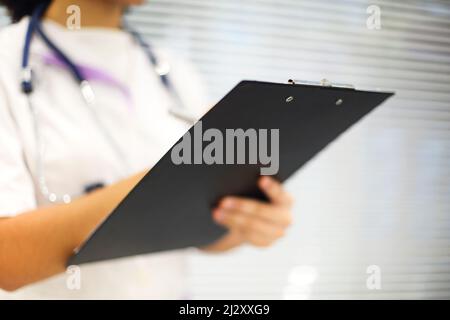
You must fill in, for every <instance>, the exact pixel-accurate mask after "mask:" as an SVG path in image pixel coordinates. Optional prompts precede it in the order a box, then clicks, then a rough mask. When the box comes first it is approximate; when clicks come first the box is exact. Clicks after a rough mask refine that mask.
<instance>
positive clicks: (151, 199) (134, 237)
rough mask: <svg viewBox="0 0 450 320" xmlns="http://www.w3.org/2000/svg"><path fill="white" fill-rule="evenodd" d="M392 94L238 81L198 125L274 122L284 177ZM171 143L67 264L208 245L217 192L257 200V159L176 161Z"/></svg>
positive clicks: (218, 231) (217, 231)
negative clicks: (241, 161) (250, 161)
mask: <svg viewBox="0 0 450 320" xmlns="http://www.w3.org/2000/svg"><path fill="white" fill-rule="evenodd" d="M391 95H393V93H392V92H379V91H361V90H356V89H354V88H353V87H351V86H347V85H332V84H331V83H329V82H328V81H322V82H320V83H317V84H315V83H304V82H302V83H299V82H298V81H292V80H290V81H289V83H288V84H279V83H268V82H257V81H242V82H240V83H239V84H238V85H237V86H236V87H235V88H234V89H232V90H231V91H230V92H229V93H228V94H227V95H226V96H225V97H224V98H223V99H222V100H221V101H220V102H219V103H218V104H217V105H216V106H215V107H214V108H213V109H211V110H210V111H209V112H208V113H207V114H206V115H204V116H203V117H202V119H201V121H202V127H203V130H204V131H205V130H207V129H209V128H216V129H219V130H221V131H222V132H224V131H225V130H226V129H238V128H241V129H244V130H246V129H249V128H253V129H274V128H277V129H279V139H280V140H279V171H278V173H277V174H276V175H275V177H276V178H277V179H278V180H280V181H285V180H286V179H287V178H289V177H290V176H291V175H292V174H293V173H294V172H295V171H297V170H298V169H299V168H301V167H302V166H303V165H304V164H305V163H307V162H308V161H309V160H311V159H312V158H313V157H314V156H315V155H317V154H318V153H319V152H320V151H321V150H322V149H324V148H325V147H326V146H327V145H328V144H329V143H331V142H332V141H334V140H335V139H336V138H337V137H338V136H339V135H340V134H342V133H343V132H344V131H346V130H347V129H348V128H349V127H351V126H352V125H353V124H355V123H356V122H358V121H359V120H360V119H361V118H362V117H364V116H365V115H367V114H368V113H369V112H370V111H372V110H373V109H374V108H376V107H377V106H378V105H380V104H381V103H382V102H383V101H384V100H386V99H387V98H388V97H390V96H391ZM193 130H194V127H191V129H190V130H189V131H188V132H189V134H191V135H193ZM180 141H181V139H180V140H179V141H178V142H177V143H179V142H180ZM172 148H173V147H172ZM171 150H172V149H171ZM171 150H169V151H168V152H167V153H166V154H165V155H164V156H163V157H162V158H161V160H160V161H159V162H158V163H157V164H156V166H155V167H153V168H152V169H151V170H150V172H149V173H148V174H147V175H146V176H145V177H144V178H143V179H142V180H141V182H140V183H139V184H138V185H137V186H136V187H135V188H134V189H133V190H132V191H131V192H130V194H129V195H128V196H127V197H126V198H125V199H124V201H123V202H122V203H120V205H119V206H118V207H117V208H116V209H115V210H114V212H113V213H112V214H111V215H110V216H109V217H108V218H107V219H106V220H105V221H104V222H103V223H102V224H101V225H100V226H99V227H98V228H97V229H96V231H95V232H94V233H93V234H92V235H91V236H90V237H89V239H88V240H87V241H86V242H85V243H84V244H83V245H82V246H81V248H79V249H78V250H77V251H76V252H75V254H74V255H73V256H72V258H71V259H70V260H69V265H78V264H83V263H88V262H94V261H102V260H109V259H116V258H121V257H127V256H133V255H139V254H147V253H152V252H159V251H167V250H174V249H182V248H187V247H201V246H204V245H207V244H210V243H212V242H214V241H215V240H217V239H219V238H220V237H221V236H222V235H224V234H225V232H226V230H225V229H223V228H222V227H220V226H218V225H217V224H215V222H214V221H213V220H212V217H211V209H212V207H213V206H214V205H215V204H216V203H217V201H218V200H219V199H220V198H221V197H223V196H226V195H242V196H249V197H255V198H259V199H264V196H263V195H262V194H261V192H260V191H259V190H258V189H257V187H256V181H257V179H258V177H259V176H260V168H261V167H264V165H262V164H233V165H231V164H213V165H207V164H180V165H176V164H174V163H173V161H172V158H171Z"/></svg>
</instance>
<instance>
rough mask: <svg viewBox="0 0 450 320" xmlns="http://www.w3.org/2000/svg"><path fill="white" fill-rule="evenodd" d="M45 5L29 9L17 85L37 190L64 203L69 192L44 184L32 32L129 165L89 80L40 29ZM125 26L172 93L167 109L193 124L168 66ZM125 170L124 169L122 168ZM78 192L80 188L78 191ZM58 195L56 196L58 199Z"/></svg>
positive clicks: (106, 137)
mask: <svg viewBox="0 0 450 320" xmlns="http://www.w3.org/2000/svg"><path fill="white" fill-rule="evenodd" d="M47 6H48V3H43V4H40V5H39V6H38V7H37V8H36V9H35V11H34V12H33V14H32V16H31V18H30V21H29V24H28V28H27V31H26V35H25V42H24V46H23V55H22V79H21V89H22V92H23V93H24V94H25V95H26V100H27V104H28V106H29V109H30V112H31V117H32V121H33V127H34V128H33V130H34V135H35V144H36V159H35V160H36V161H35V167H36V168H35V170H36V176H37V177H36V178H37V183H38V188H39V190H40V192H41V194H42V195H43V196H44V197H45V198H47V199H48V200H49V201H50V202H57V201H58V200H62V201H63V202H65V203H68V202H70V201H71V200H72V197H71V196H70V195H69V194H63V195H62V196H61V197H58V195H57V194H56V193H54V192H51V190H50V189H49V187H48V185H47V180H46V175H45V170H44V165H43V161H42V159H43V156H44V155H43V152H44V150H43V141H42V139H41V138H42V135H41V130H40V125H39V119H38V117H39V114H38V112H37V110H36V109H35V107H34V105H33V103H32V99H31V94H32V93H33V92H34V89H35V88H34V83H33V74H32V68H31V67H30V64H29V63H30V61H29V60H30V47H31V42H32V39H33V36H34V35H35V34H37V35H39V37H40V38H41V39H42V40H43V42H44V43H45V44H46V46H47V47H48V48H49V49H50V50H52V51H53V53H54V54H55V55H56V56H57V57H58V58H59V59H60V60H61V61H62V62H63V63H64V64H65V65H66V66H67V68H68V69H69V71H70V73H71V74H72V76H73V78H74V80H75V81H76V82H77V84H78V85H79V87H80V92H81V95H82V98H83V100H84V102H85V105H86V106H87V108H88V109H89V112H90V113H91V116H92V118H93V120H94V121H95V123H96V125H97V127H98V128H99V131H100V132H101V134H102V135H103V137H104V138H105V141H107V143H108V145H109V146H110V147H111V149H112V151H113V152H114V153H115V154H116V155H117V157H118V158H119V159H120V161H121V162H122V163H123V164H124V167H125V166H126V167H129V164H128V160H127V156H126V155H125V153H124V152H123V151H122V149H121V148H120V146H119V144H118V143H117V141H116V140H115V139H114V137H113V136H112V135H111V133H110V132H109V131H108V130H107V129H106V127H105V126H104V124H103V123H102V120H101V118H100V117H99V115H98V114H97V111H96V108H95V95H94V92H93V90H92V87H91V86H90V84H89V81H88V80H87V79H86V78H85V77H84V75H83V73H82V72H81V71H80V69H79V68H78V67H77V66H76V65H75V63H73V62H72V61H71V60H70V58H69V57H68V56H67V55H66V54H65V53H64V52H63V51H62V50H60V49H59V48H58V47H57V46H56V45H55V44H54V43H53V42H52V41H51V39H50V38H49V37H48V36H47V34H46V33H45V32H44V30H43V28H42V23H41V18H42V16H43V14H44V13H45V10H46V8H47ZM126 30H127V31H128V32H129V33H130V34H131V35H132V36H133V38H134V39H135V41H136V42H137V43H138V44H139V45H140V47H141V48H142V49H143V50H144V52H145V54H146V56H147V58H148V60H149V62H150V63H151V65H152V66H153V68H154V70H155V72H157V74H158V75H159V78H160V80H161V83H162V85H163V87H164V88H165V89H166V90H167V91H168V92H169V95H170V96H171V97H172V99H173V101H174V102H175V104H176V106H177V108H171V109H169V113H170V114H171V115H173V116H175V117H177V118H179V119H181V120H182V121H186V122H188V123H190V124H193V123H194V122H195V119H194V118H193V117H192V116H190V115H189V113H188V112H187V110H185V109H186V108H184V104H183V102H182V99H181V98H180V96H179V95H178V93H177V91H176V90H175V87H174V86H173V84H172V82H171V81H170V79H169V75H168V72H169V68H166V69H164V68H160V65H159V61H158V59H157V57H156V55H155V54H154V53H153V50H152V48H151V46H150V44H148V43H147V42H146V41H145V40H144V38H143V37H142V36H141V35H140V34H139V33H138V32H137V31H135V30H133V29H131V28H128V27H127V28H126ZM124 171H125V170H124ZM125 175H126V172H124V173H123V176H125ZM80 194H82V192H80ZM58 198H60V199H58Z"/></svg>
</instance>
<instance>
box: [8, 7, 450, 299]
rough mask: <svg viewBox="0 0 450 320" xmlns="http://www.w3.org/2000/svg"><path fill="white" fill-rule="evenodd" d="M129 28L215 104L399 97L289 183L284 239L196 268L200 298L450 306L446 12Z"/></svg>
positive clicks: (387, 11)
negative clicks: (303, 96) (290, 206)
mask: <svg viewBox="0 0 450 320" xmlns="http://www.w3.org/2000/svg"><path fill="white" fill-rule="evenodd" d="M370 5H377V6H378V7H379V8H380V9H381V29H379V30H370V29H368V28H367V26H366V20H367V18H368V16H369V14H368V13H367V12H366V9H367V7H368V6H370ZM129 20H130V21H131V22H132V23H134V24H135V26H136V27H137V28H138V29H139V30H140V31H142V32H143V33H144V34H145V35H147V36H148V38H149V40H150V41H151V42H153V43H154V44H156V45H161V46H165V47H168V48H170V49H172V50H173V51H175V52H176V53H178V54H179V55H182V56H184V57H186V58H188V59H190V60H191V61H193V63H194V64H195V65H196V66H197V68H198V70H199V71H200V73H201V75H202V76H203V78H204V80H205V83H206V86H207V88H208V90H209V94H210V98H211V100H212V101H216V100H218V99H220V98H221V96H223V95H224V94H225V93H226V92H227V91H228V90H229V88H230V87H232V86H233V85H235V84H236V83H237V82H238V81H240V80H241V79H256V80H272V81H281V82H285V81H287V79H289V78H298V79H306V80H320V79H322V78H327V79H330V80H333V81H336V82H340V83H353V84H356V85H357V86H358V87H363V88H380V89H386V90H395V91H396V93H397V94H396V96H395V97H394V98H393V99H391V100H390V101H388V102H387V103H386V104H384V105H383V106H382V107H381V108H379V109H378V110H376V111H375V112H374V113H372V114H371V115H370V116H369V117H368V118H366V119H364V121H362V122H361V123H360V124H358V125H356V126H355V127H354V128H352V129H351V130H350V131H349V132H348V133H346V134H345V135H344V136H343V137H342V138H341V139H339V141H338V142H336V143H334V144H333V145H332V146H330V147H329V148H328V149H327V150H325V151H324V152H322V153H321V154H320V155H319V157H317V158H316V159H315V160H314V161H312V162H311V163H309V164H308V166H307V167H305V168H304V170H302V171H301V172H299V173H298V174H297V175H296V176H295V177H294V178H293V179H291V180H290V181H289V183H288V184H287V187H288V189H289V190H290V191H291V192H292V193H293V194H294V195H295V196H296V198H297V203H296V206H295V209H294V214H295V224H294V226H293V227H292V229H291V230H290V232H289V235H288V237H287V238H286V239H283V240H282V241H281V242H279V243H278V244H277V245H276V246H275V247H273V248H271V249H269V250H266V251H260V250H255V249H252V248H244V249H241V250H238V251H236V252H233V253H230V254H227V255H222V256H213V257H210V256H203V255H197V256H195V257H193V258H192V259H191V264H190V284H191V288H192V290H191V291H192V297H193V298H208V299H213V298H225V299H229V298H238V299H239V298H275V299H278V298H280V299H281V298H313V299H314V298H450V2H449V1H438V0H433V1H425V0H415V1H413V0H411V1H365V0H341V1H331V0H329V1H326V0H315V1H307V0H246V1H242V0H240V1H238V0H215V1H211V0H152V1H150V2H149V3H148V4H147V5H145V6H143V7H141V8H138V9H133V10H132V11H131V12H130V15H129ZM0 21H1V20H0ZM3 21H4V22H5V21H6V20H5V19H3ZM373 265H374V266H376V267H378V268H379V270H380V271H381V289H380V290H370V289H368V287H367V285H366V280H367V278H368V277H369V275H368V274H367V273H366V271H367V268H368V267H369V266H373Z"/></svg>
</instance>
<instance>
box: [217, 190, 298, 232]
mask: <svg viewBox="0 0 450 320" xmlns="http://www.w3.org/2000/svg"><path fill="white" fill-rule="evenodd" d="M219 208H222V209H226V210H234V211H242V212H244V213H246V214H250V215H254V216H257V217H259V218H261V219H264V220H266V221H268V222H272V223H276V224H278V225H280V226H284V227H287V226H289V225H290V224H291V215H290V212H289V211H288V210H286V209H285V208H283V207H279V206H274V205H272V204H267V203H265V202H261V201H258V200H254V199H248V198H241V197H226V198H224V199H223V200H222V201H221V202H220V203H219Z"/></svg>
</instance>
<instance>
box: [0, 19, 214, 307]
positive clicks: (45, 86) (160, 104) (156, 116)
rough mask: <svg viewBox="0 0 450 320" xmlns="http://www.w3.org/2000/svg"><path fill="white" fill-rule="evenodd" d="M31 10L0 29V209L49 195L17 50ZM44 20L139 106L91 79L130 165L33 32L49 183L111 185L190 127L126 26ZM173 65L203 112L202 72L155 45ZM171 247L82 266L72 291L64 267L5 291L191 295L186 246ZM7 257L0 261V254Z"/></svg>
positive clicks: (180, 87) (190, 100)
mask: <svg viewBox="0 0 450 320" xmlns="http://www.w3.org/2000/svg"><path fill="white" fill-rule="evenodd" d="M27 25H28V19H27V18H25V19H23V20H22V21H21V22H19V23H17V24H14V25H11V26H8V27H6V28H4V29H2V30H1V31H0V216H3V217H4V216H14V215H17V214H20V213H22V212H25V211H28V210H31V209H34V208H36V207H38V206H42V205H45V204H48V200H46V199H45V198H44V197H42V196H41V194H40V192H39V191H38V189H37V174H36V170H35V169H36V168H35V166H34V163H35V159H36V158H35V150H36V148H35V147H36V141H35V136H34V131H33V122H32V117H31V113H30V110H29V107H28V104H27V103H26V98H25V96H24V94H22V93H21V91H20V61H21V60H20V59H21V57H22V49H23V42H24V37H25V31H26V27H27ZM43 27H44V29H45V30H46V33H47V35H48V36H49V38H51V39H52V41H53V42H54V43H55V44H56V45H57V46H58V47H59V48H61V49H62V50H63V51H64V52H65V53H66V54H67V55H68V56H69V57H70V58H71V59H72V61H74V62H75V63H77V64H82V65H85V66H92V67H94V68H96V69H100V70H102V71H103V72H107V73H109V75H110V76H112V77H113V78H115V79H118V80H120V81H121V82H122V84H123V85H125V86H128V89H129V90H130V93H131V100H132V102H133V103H132V105H131V107H130V105H129V101H128V100H127V99H126V98H125V97H124V95H123V93H121V92H120V90H117V89H116V88H111V86H108V85H106V84H104V83H101V82H98V83H97V82H95V81H94V82H92V83H91V84H92V85H93V89H94V91H95V94H96V102H97V105H96V108H97V112H98V114H99V115H100V118H101V120H102V122H103V123H104V125H105V127H106V128H107V129H108V130H109V132H110V133H111V134H112V135H113V137H114V138H115V140H116V141H117V142H118V143H119V145H120V147H121V149H122V150H123V151H124V153H125V154H126V156H127V163H128V165H127V166H125V165H124V163H123V162H122V161H121V160H120V158H119V157H118V156H117V154H116V153H114V151H113V149H112V148H111V146H110V144H108V143H107V141H106V140H105V138H104V136H103V135H102V134H101V132H100V130H99V128H98V126H97V125H96V123H95V121H94V120H93V118H92V116H91V113H90V112H89V111H88V109H87V106H86V105H85V104H84V102H83V100H82V98H81V95H80V91H79V87H78V85H77V84H76V82H75V81H74V79H73V78H72V76H71V74H70V72H68V70H67V69H63V68H60V67H58V66H56V65H47V64H46V63H45V62H44V59H43V56H45V55H48V54H49V52H50V50H49V49H48V48H47V46H45V45H44V43H43V42H42V41H41V39H39V37H35V38H34V40H33V42H32V47H31V60H30V61H31V65H32V66H33V68H34V71H35V73H34V76H35V92H34V93H33V95H32V101H33V105H34V107H35V108H36V110H37V111H38V117H39V125H40V127H41V132H42V133H41V136H42V139H43V142H44V148H45V152H44V157H43V162H44V169H45V172H46V174H45V177H46V179H47V183H48V187H49V189H50V192H55V193H59V194H63V193H68V194H79V193H80V192H82V190H83V189H84V188H85V187H86V186H88V185H92V184H96V183H104V184H106V185H107V184H111V183H113V182H115V181H118V180H120V179H121V178H123V177H126V176H129V175H131V174H133V173H137V172H139V171H141V170H144V169H145V168H149V167H151V166H153V165H154V164H155V163H156V162H157V161H158V160H159V159H160V158H161V156H162V155H163V154H164V153H165V152H166V151H167V150H168V149H169V148H170V147H171V146H172V144H173V143H174V142H176V140H177V139H178V138H179V137H181V135H182V134H183V133H184V132H185V131H186V130H187V128H188V124H187V123H185V122H183V121H181V120H179V119H178V118H176V117H174V116H172V115H170V114H169V113H168V109H169V107H170V105H171V103H172V99H171V97H170V95H168V94H167V92H166V90H165V89H164V87H163V86H162V85H161V83H160V79H159V77H158V76H157V75H156V74H155V72H154V70H153V67H152V66H151V65H150V63H149V61H148V59H147V57H146V56H145V54H144V52H143V51H142V49H141V48H140V47H139V45H138V44H136V43H135V42H134V40H133V38H132V37H131V36H130V35H129V34H128V33H126V32H123V31H119V30H112V29H102V28H82V29H81V30H79V31H70V30H67V29H65V28H64V27H61V26H59V25H57V24H55V23H53V22H50V21H45V22H44V23H43ZM156 53H157V55H158V56H159V57H160V58H162V60H164V61H168V62H169V63H170V64H171V79H172V82H173V83H174V85H175V87H176V88H177V92H178V94H179V95H180V96H181V97H182V99H183V101H184V103H185V105H186V106H187V107H188V108H189V109H190V110H191V111H192V112H194V114H196V115H198V116H199V115H200V114H201V112H202V108H205V107H206V106H207V104H206V102H205V101H204V97H205V96H204V94H203V92H202V88H201V86H200V85H199V81H198V78H197V77H196V76H195V74H194V73H193V70H192V69H191V68H190V67H189V66H188V65H187V64H185V63H180V61H178V62H177V61H174V60H173V59H171V58H170V55H167V54H164V53H162V52H160V51H158V50H157V51H156ZM185 254H186V252H171V253H164V254H157V255H151V256H139V257H133V258H125V259H121V260H118V261H113V262H102V263H96V264H92V265H87V266H85V267H82V268H81V289H80V290H69V289H68V288H67V285H66V278H67V275H64V274H63V275H60V276H56V277H54V278H51V279H49V280H44V281H43V282H41V283H38V284H34V285H30V286H28V287H25V288H23V289H21V290H19V291H17V292H14V293H12V294H9V293H5V292H1V291H0V299H5V298H6V299H8V298H35V299H47V298H56V299H61V298H62V299H71V298H75V299H78V298H85V299H90V298H105V299H109V298H136V299H139V298H169V299H170V298H180V297H183V296H184V294H185V291H184V290H185V288H184V284H185V283H184V274H185V272H186V268H185V265H184V259H183V258H184V255H185ZM0 263H1V262H0Z"/></svg>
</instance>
